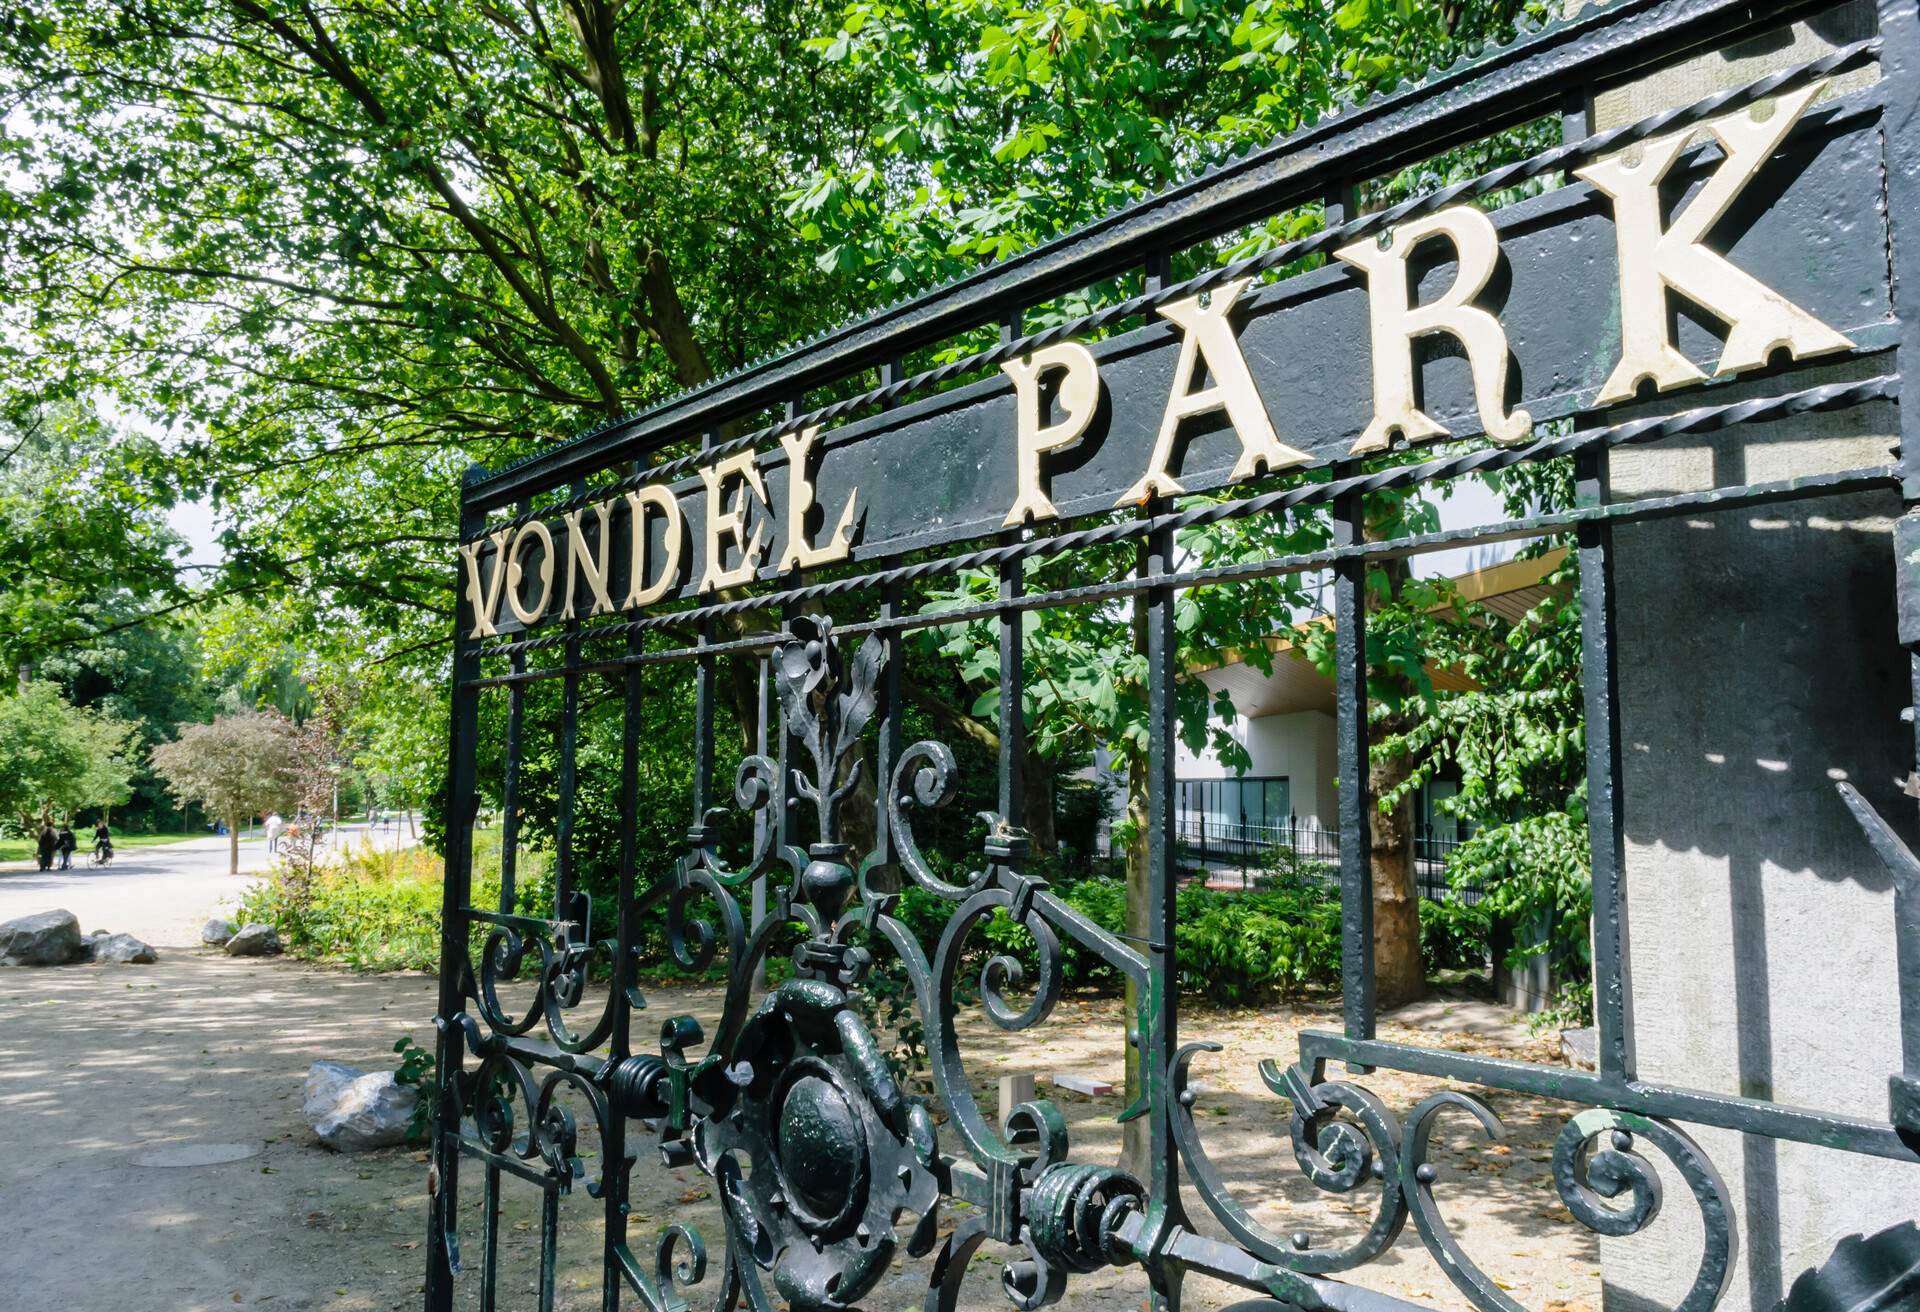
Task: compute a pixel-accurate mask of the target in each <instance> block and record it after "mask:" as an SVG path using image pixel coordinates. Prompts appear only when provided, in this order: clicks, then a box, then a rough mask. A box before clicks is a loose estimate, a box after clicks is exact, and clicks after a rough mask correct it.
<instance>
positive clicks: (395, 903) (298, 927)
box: [234, 835, 546, 970]
mask: <svg viewBox="0 0 1920 1312" xmlns="http://www.w3.org/2000/svg"><path fill="white" fill-rule="evenodd" d="M474 858H475V860H474V864H475V872H474V881H473V898H472V901H473V904H474V905H475V906H493V905H497V903H498V901H499V896H500V859H499V838H498V837H497V835H496V836H493V837H492V838H491V845H490V846H489V845H488V841H487V836H485V835H481V836H479V841H478V842H477V843H476V850H475V853H474ZM444 874H445V866H444V865H443V863H442V862H441V859H440V858H439V857H438V856H435V855H434V854H433V853H431V852H429V851H427V850H426V849H424V848H409V849H407V850H405V851H402V852H397V853H396V852H380V851H374V850H371V849H368V848H358V849H354V850H352V851H349V852H347V853H345V854H342V855H340V856H338V857H336V858H334V859H332V860H330V861H328V862H326V863H324V864H322V865H319V866H317V867H315V869H314V871H313V875H312V878H311V879H308V878H306V877H305V872H304V871H303V872H301V877H300V878H297V879H295V878H291V877H290V872H289V870H288V868H287V867H285V866H276V867H275V868H274V869H273V870H272V871H271V872H270V873H269V874H268V876H267V878H266V879H264V880H262V881H261V882H260V883H259V884H257V885H255V886H254V887H253V888H252V889H250V890H249V891H248V892H247V894H246V895H245V896H244V897H243V898H242V899H241V901H240V906H239V908H238V910H237V911H236V912H235V913H234V914H235V917H236V918H237V919H238V920H239V921H240V923H242V924H245V923H250V922H253V921H259V922H262V923H265V924H269V925H272V926H273V927H274V928H275V929H276V930H278V931H279V933H280V937H281V940H282V941H283V942H284V943H285V944H286V945H287V950H288V951H289V952H291V953H293V954H294V955H295V956H301V957H308V958H313V959H316V960H325V961H338V962H341V963H343V964H345V965H349V966H352V967H354V968H355V969H358V970H435V969H437V968H438V967H439V964H440V912H441V897H442V893H443V891H444V887H445V881H444ZM519 874H520V880H519V883H518V885H517V896H516V898H515V902H516V909H517V910H519V911H521V912H522V913H524V914H545V909H544V907H542V906H540V905H539V899H540V897H541V890H542V889H543V888H545V886H546V863H545V862H544V860H543V859H541V858H540V857H539V856H537V855H535V854H528V853H523V854H522V855H521V859H520V867H519Z"/></svg>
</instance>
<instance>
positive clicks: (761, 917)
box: [747, 655, 780, 993]
mask: <svg viewBox="0 0 1920 1312" xmlns="http://www.w3.org/2000/svg"><path fill="white" fill-rule="evenodd" d="M772 674H773V657H772V656H770V655H762V656H761V657H760V684H759V689H760V695H759V697H758V698H757V699H756V701H755V703H754V705H755V714H754V731H753V752H754V755H756V756H765V755H766V754H767V720H768V715H767V695H768V693H769V692H770V691H771V689H770V687H769V685H770V684H771V683H772ZM779 803H780V790H779V789H778V788H777V787H776V788H775V789H774V796H773V798H772V800H771V801H769V802H768V806H770V807H772V806H778V805H779ZM760 823H764V824H770V825H772V824H778V823H780V817H779V816H778V815H777V814H776V815H767V814H765V813H762V819H761V821H760ZM758 836H759V835H758V831H757V830H756V831H755V837H756V838H757V837H758ZM750 907H751V915H752V920H751V922H750V923H749V925H748V927H747V928H748V931H749V934H750V935H751V934H754V933H758V932H759V930H760V925H761V922H763V921H765V920H766V918H767V880H766V876H765V875H762V876H761V877H760V878H758V879H756V880H754V881H753V887H752V889H751V900H750ZM753 988H754V991H755V992H756V993H764V992H766V988H767V961H766V957H765V955H764V954H762V956H761V957H760V959H759V960H757V961H755V962H754V963H753Z"/></svg>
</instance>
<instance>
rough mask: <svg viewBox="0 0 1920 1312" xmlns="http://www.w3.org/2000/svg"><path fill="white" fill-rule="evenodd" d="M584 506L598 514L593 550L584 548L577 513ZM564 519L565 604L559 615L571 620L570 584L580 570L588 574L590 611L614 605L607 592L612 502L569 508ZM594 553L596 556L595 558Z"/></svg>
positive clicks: (603, 610) (598, 611)
mask: <svg viewBox="0 0 1920 1312" xmlns="http://www.w3.org/2000/svg"><path fill="white" fill-rule="evenodd" d="M586 510H594V511H598V512H599V514H600V541H599V544H598V546H597V547H596V549H595V551H592V552H589V551H588V550H587V536H586V534H585V533H583V532H581V530H580V516H581V515H582V514H584V513H585V511H586ZM566 520H567V605H566V609H565V610H563V611H562V612H561V613H560V618H561V619H563V620H570V619H572V618H573V617H574V615H575V614H576V612H575V611H574V609H573V584H574V580H575V579H576V578H578V577H579V576H580V575H581V574H585V575H586V576H587V586H588V587H590V588H592V589H593V609H592V610H591V611H588V612H587V613H588V614H589V615H604V614H606V613H607V612H608V611H610V610H612V609H613V598H611V597H609V596H608V595H607V551H608V550H609V548H610V547H611V546H612V543H613V503H612V502H611V501H599V502H595V503H594V504H593V505H591V506H587V507H585V509H584V510H569V511H568V512H567V514H566ZM596 555H597V556H598V559H595V557H596Z"/></svg>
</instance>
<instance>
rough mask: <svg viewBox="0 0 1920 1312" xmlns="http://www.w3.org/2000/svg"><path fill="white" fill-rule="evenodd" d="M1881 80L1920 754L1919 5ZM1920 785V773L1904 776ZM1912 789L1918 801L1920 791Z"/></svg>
mask: <svg viewBox="0 0 1920 1312" xmlns="http://www.w3.org/2000/svg"><path fill="white" fill-rule="evenodd" d="M1879 20H1880V40H1881V43H1882V49H1881V55H1880V78H1881V81H1882V83H1883V84H1884V87H1885V94H1886V96H1887V103H1888V104H1889V105H1900V106H1905V107H1906V112H1903V113H1900V114H1891V115H1888V116H1887V117H1886V118H1885V119H1883V120H1882V121H1881V131H1882V132H1883V133H1884V134H1885V135H1884V143H1885V150H1886V154H1887V160H1886V168H1885V170H1884V177H1885V179H1886V188H1887V221H1888V224H1889V227H1890V229H1891V232H1892V252H1891V259H1890V261H1889V268H1888V272H1889V275H1890V277H1889V284H1890V285H1889V289H1888V290H1889V294H1890V296H1891V299H1892V303H1893V310H1894V314H1895V316H1896V318H1897V319H1898V320H1899V323H1900V342H1899V346H1898V348H1897V358H1898V360H1899V366H1900V405H1899V406H1898V408H1897V412H1898V415H1899V421H1900V489H1901V500H1902V502H1903V506H1904V512H1905V513H1904V514H1903V515H1902V517H1901V520H1900V523H1899V524H1898V525H1897V526H1896V528H1895V531H1894V543H1895V554H1894V571H1895V574H1894V578H1895V587H1896V595H1897V597H1898V603H1899V612H1898V613H1899V617H1900V630H1899V631H1900V642H1901V645H1903V646H1904V647H1905V648H1906V649H1907V659H1908V664H1909V668H1910V671H1911V674H1910V686H1911V688H1912V701H1911V702H1910V705H1911V706H1913V707H1914V708H1915V713H1914V717H1913V732H1914V733H1915V734H1916V735H1917V737H1916V740H1915V752H1916V757H1920V567H1916V566H1915V565H1914V564H1913V563H1912V551H1913V548H1914V547H1915V546H1916V545H1920V405H1916V404H1912V403H1910V402H1909V401H1908V398H1907V388H1908V385H1909V383H1910V381H1911V380H1913V379H1920V234H1916V233H1915V232H1913V231H1911V228H1912V226H1913V224H1914V223H1916V222H1920V116H1916V115H1915V114H1914V113H1913V112H1912V106H1913V105H1914V104H1915V103H1916V100H1917V99H1920V6H1916V5H1915V4H1914V0H1880V4H1879ZM1908 779H1909V781H1912V780H1915V779H1920V771H1916V772H1915V773H1914V774H1911V775H1909V776H1908ZM1910 791H1915V792H1916V795H1917V796H1920V790H1911V789H1910ZM1893 915H1894V934H1895V954H1896V962H1897V967H1896V968H1897V971H1898V978H1899V982H1900V1048H1901V1074H1899V1075H1897V1076H1894V1077H1893V1078H1892V1080H1891V1083H1890V1092H1891V1101H1892V1119H1893V1122H1894V1124H1895V1125H1898V1126H1900V1127H1901V1128H1902V1129H1903V1130H1904V1131H1905V1132H1907V1133H1908V1134H1910V1135H1912V1136H1913V1137H1914V1138H1913V1141H1914V1142H1915V1143H1920V887H1917V886H1916V885H1915V882H1914V881H1913V880H1912V879H1911V878H1901V877H1900V874H1899V872H1898V871H1896V872H1895V879H1894V894H1893Z"/></svg>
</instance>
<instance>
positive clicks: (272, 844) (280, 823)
mask: <svg viewBox="0 0 1920 1312" xmlns="http://www.w3.org/2000/svg"><path fill="white" fill-rule="evenodd" d="M286 827H287V822H286V821H285V820H282V819H281V818H280V813H279V812H278V811H275V812H274V813H273V814H271V815H269V816H268V817H267V825H266V829H267V851H269V852H278V851H279V850H280V831H281V830H282V829H285V828H286Z"/></svg>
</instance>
